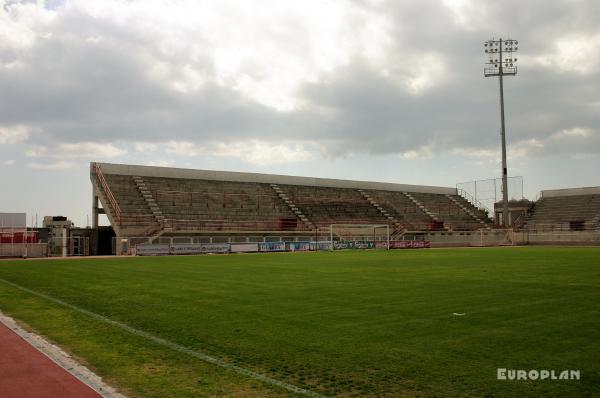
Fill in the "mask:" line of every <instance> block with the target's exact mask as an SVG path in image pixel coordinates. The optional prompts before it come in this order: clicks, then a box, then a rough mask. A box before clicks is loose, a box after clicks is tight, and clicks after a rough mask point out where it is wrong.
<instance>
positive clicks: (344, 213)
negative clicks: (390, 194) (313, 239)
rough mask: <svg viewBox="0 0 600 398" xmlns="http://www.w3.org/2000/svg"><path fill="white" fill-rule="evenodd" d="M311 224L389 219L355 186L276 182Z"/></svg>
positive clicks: (363, 222)
mask: <svg viewBox="0 0 600 398" xmlns="http://www.w3.org/2000/svg"><path fill="white" fill-rule="evenodd" d="M279 187H280V188H281V189H282V190H283V191H284V192H286V193H287V194H288V196H289V198H290V199H291V201H292V202H293V203H294V204H295V205H296V206H297V207H298V208H299V209H301V211H302V213H303V214H304V215H305V216H306V217H307V218H308V219H309V220H311V221H312V223H313V224H314V225H317V226H320V227H327V226H329V225H330V224H336V223H338V224H342V223H351V224H386V223H388V220H386V219H385V218H383V217H382V215H381V213H380V212H379V211H378V210H377V209H376V208H374V207H373V206H372V205H370V204H369V203H368V202H367V201H366V200H365V199H364V198H363V197H362V195H361V194H360V193H359V192H358V191H357V190H356V189H349V188H329V187H311V186H301V185H279Z"/></svg>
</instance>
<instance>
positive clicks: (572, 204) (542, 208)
mask: <svg viewBox="0 0 600 398" xmlns="http://www.w3.org/2000/svg"><path fill="white" fill-rule="evenodd" d="M524 228H525V229H526V230H528V231H540V230H541V231H547V230H554V231H594V230H600V187H587V188H569V189H554V190H545V191H542V192H541V193H540V198H539V199H538V200H537V201H536V202H534V203H533V205H532V207H531V209H530V211H529V212H528V214H527V217H526V219H525V223H524Z"/></svg>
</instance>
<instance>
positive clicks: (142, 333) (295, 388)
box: [0, 278, 325, 398]
mask: <svg viewBox="0 0 600 398" xmlns="http://www.w3.org/2000/svg"><path fill="white" fill-rule="evenodd" d="M0 282H4V283H5V284H7V285H9V286H12V287H14V288H17V289H19V290H22V291H24V292H27V293H30V294H33V295H35V296H38V297H41V298H43V299H46V300H48V301H52V302H53V303H56V304H59V305H61V306H63V307H66V308H69V309H71V310H73V311H77V312H79V313H82V314H84V315H87V316H89V317H91V318H94V319H96V320H99V321H102V322H104V323H107V324H109V325H112V326H116V327H118V328H120V329H122V330H125V331H127V332H129V333H131V334H134V335H136V336H140V337H144V338H146V339H148V340H150V341H153V342H154V343H156V344H158V345H161V346H163V347H167V348H170V349H172V350H174V351H178V352H181V353H184V354H187V355H189V356H192V357H194V358H196V359H200V360H202V361H204V362H207V363H210V364H213V365H216V366H219V367H221V368H224V369H227V370H231V371H233V372H235V373H238V374H241V375H243V376H246V377H249V378H251V379H254V380H258V381H262V382H264V383H267V384H270V385H272V386H276V387H280V388H283V389H285V390H288V391H290V392H293V393H296V394H300V395H304V396H307V397H314V398H324V397H325V395H322V394H319V393H317V392H314V391H310V390H307V389H304V388H301V387H298V386H295V385H293V384H290V383H286V382H285V381H281V380H277V379H273V378H271V377H269V376H266V375H263V374H260V373H257V372H254V371H252V370H250V369H245V368H242V367H241V366H237V365H234V364H232V363H229V362H226V361H223V360H222V359H219V358H216V357H213V356H211V355H208V354H206V353H204V352H202V351H194V350H192V349H191V348H188V347H185V346H182V345H180V344H177V343H173V342H172V341H169V340H166V339H163V338H161V337H158V336H155V335H153V334H150V333H148V332H145V331H143V330H139V329H136V328H134V327H132V326H129V325H127V324H125V323H122V322H119V321H115V320H112V319H110V318H107V317H105V316H103V315H100V314H96V313H95V312H92V311H88V310H86V309H84V308H81V307H78V306H76V305H73V304H69V303H67V302H65V301H62V300H60V299H57V298H54V297H52V296H49V295H47V294H44V293H40V292H37V291H35V290H32V289H29V288H27V287H25V286H21V285H18V284H16V283H14V282H11V281H7V280H6V279H2V278H0Z"/></svg>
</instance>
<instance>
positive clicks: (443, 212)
mask: <svg viewBox="0 0 600 398" xmlns="http://www.w3.org/2000/svg"><path fill="white" fill-rule="evenodd" d="M91 169H92V173H91V179H92V183H93V185H94V195H95V196H97V198H98V200H99V201H100V202H101V203H102V205H103V207H104V210H105V211H106V213H107V215H108V216H109V220H110V221H111V224H113V227H114V228H115V231H116V232H117V235H118V236H150V235H153V236H157V235H159V234H202V233H229V232H244V231H253V232H260V231H262V232H274V231H286V232H298V233H306V232H307V231H313V230H318V229H324V228H327V227H328V226H329V225H331V224H378V225H382V224H387V225H390V227H391V228H392V229H391V230H395V231H402V230H428V229H430V228H431V225H432V223H433V222H441V221H443V223H444V227H445V228H447V229H456V230H460V229H477V228H481V226H482V224H485V223H488V222H489V220H488V219H487V216H486V217H485V221H481V220H482V219H483V218H481V219H479V217H478V216H477V215H474V214H478V213H477V211H478V210H477V209H476V208H475V207H474V206H472V205H471V204H470V203H469V202H468V201H466V200H465V199H463V198H462V197H460V196H459V195H457V192H456V189H455V188H446V187H429V186H414V185H402V184H390V183H375V182H364V181H349V180H331V179H319V178H307V177H293V176H278V175H266V174H252V173H234V172H214V171H203V170H187V169H173V168H164V167H150V166H130V165H114V164H106V163H102V164H96V163H94V164H92V168H91ZM103 181H105V183H104V182H103Z"/></svg>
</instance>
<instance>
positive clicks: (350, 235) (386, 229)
mask: <svg viewBox="0 0 600 398" xmlns="http://www.w3.org/2000/svg"><path fill="white" fill-rule="evenodd" d="M329 239H330V240H331V249H332V250H334V249H336V248H351V247H352V248H376V247H377V248H382V249H389V248H390V226H389V225H388V224H330V225H329ZM336 246H337V247H336Z"/></svg>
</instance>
